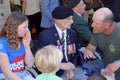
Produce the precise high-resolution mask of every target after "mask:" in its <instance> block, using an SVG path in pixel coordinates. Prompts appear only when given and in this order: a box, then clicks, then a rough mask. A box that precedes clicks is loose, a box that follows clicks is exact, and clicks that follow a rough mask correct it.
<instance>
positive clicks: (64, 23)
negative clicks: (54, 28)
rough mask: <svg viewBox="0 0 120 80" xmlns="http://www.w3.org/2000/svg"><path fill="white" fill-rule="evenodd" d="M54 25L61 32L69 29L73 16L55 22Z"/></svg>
mask: <svg viewBox="0 0 120 80" xmlns="http://www.w3.org/2000/svg"><path fill="white" fill-rule="evenodd" d="M55 23H56V24H57V25H58V27H59V28H60V29H61V30H65V29H70V28H71V25H72V23H73V16H69V17H68V18H66V19H61V20H56V21H55Z"/></svg>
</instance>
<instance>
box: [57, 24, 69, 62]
mask: <svg viewBox="0 0 120 80" xmlns="http://www.w3.org/2000/svg"><path fill="white" fill-rule="evenodd" d="M55 27H56V29H57V32H58V34H59V37H60V39H61V38H62V35H61V34H62V32H64V33H65V34H64V39H65V45H64V46H65V47H64V48H65V52H64V54H65V59H66V61H68V56H67V40H66V37H67V30H64V31H61V30H60V29H59V28H58V27H57V25H56V24H55Z"/></svg>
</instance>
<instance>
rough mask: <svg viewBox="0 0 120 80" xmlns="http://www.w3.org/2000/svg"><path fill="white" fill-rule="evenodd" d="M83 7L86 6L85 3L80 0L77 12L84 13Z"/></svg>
mask: <svg viewBox="0 0 120 80" xmlns="http://www.w3.org/2000/svg"><path fill="white" fill-rule="evenodd" d="M85 7H86V5H85V3H84V2H83V0H81V1H80V2H79V4H78V5H77V9H78V13H80V14H83V13H85Z"/></svg>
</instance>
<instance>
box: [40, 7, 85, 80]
mask: <svg viewBox="0 0 120 80" xmlns="http://www.w3.org/2000/svg"><path fill="white" fill-rule="evenodd" d="M72 15H73V11H72V9H71V8H69V7H67V6H59V7H56V8H55V9H54V11H53V12H52V16H53V17H54V20H55V24H54V26H52V27H51V28H50V29H47V30H46V31H44V32H42V33H40V35H39V38H40V47H43V46H46V45H49V44H53V45H55V46H56V47H57V48H59V49H61V50H62V51H63V60H62V63H61V65H60V70H59V71H58V72H57V75H59V76H61V77H62V78H63V80H68V79H72V80H86V79H87V77H86V76H85V75H84V74H83V71H82V69H81V68H76V59H77V58H76V49H77V47H76V46H77V34H76V33H75V31H74V30H72V29H70V28H71V24H72V23H73V19H72ZM78 74H79V76H78Z"/></svg>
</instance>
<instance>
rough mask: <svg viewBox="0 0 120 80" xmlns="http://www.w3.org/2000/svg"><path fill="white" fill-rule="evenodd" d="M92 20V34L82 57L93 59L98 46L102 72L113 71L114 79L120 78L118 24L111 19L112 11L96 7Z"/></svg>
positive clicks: (119, 33) (119, 29)
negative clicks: (103, 69)
mask: <svg viewBox="0 0 120 80" xmlns="http://www.w3.org/2000/svg"><path fill="white" fill-rule="evenodd" d="M92 20H93V23H92V27H93V33H94V34H93V36H92V39H91V41H90V43H89V45H88V46H87V47H86V49H85V51H84V58H85V59H86V58H93V59H95V58H96V56H95V55H94V52H95V50H96V47H99V49H100V50H101V51H102V53H103V63H104V67H105V71H104V74H108V75H110V74H112V73H115V80H120V43H119V41H120V36H119V35H120V24H119V23H115V22H114V21H113V20H114V16H113V13H112V12H111V11H110V10H109V9H108V8H105V7H103V8H100V9H98V10H97V11H96V12H95V13H94V15H93V18H92ZM97 65H99V63H97Z"/></svg>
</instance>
